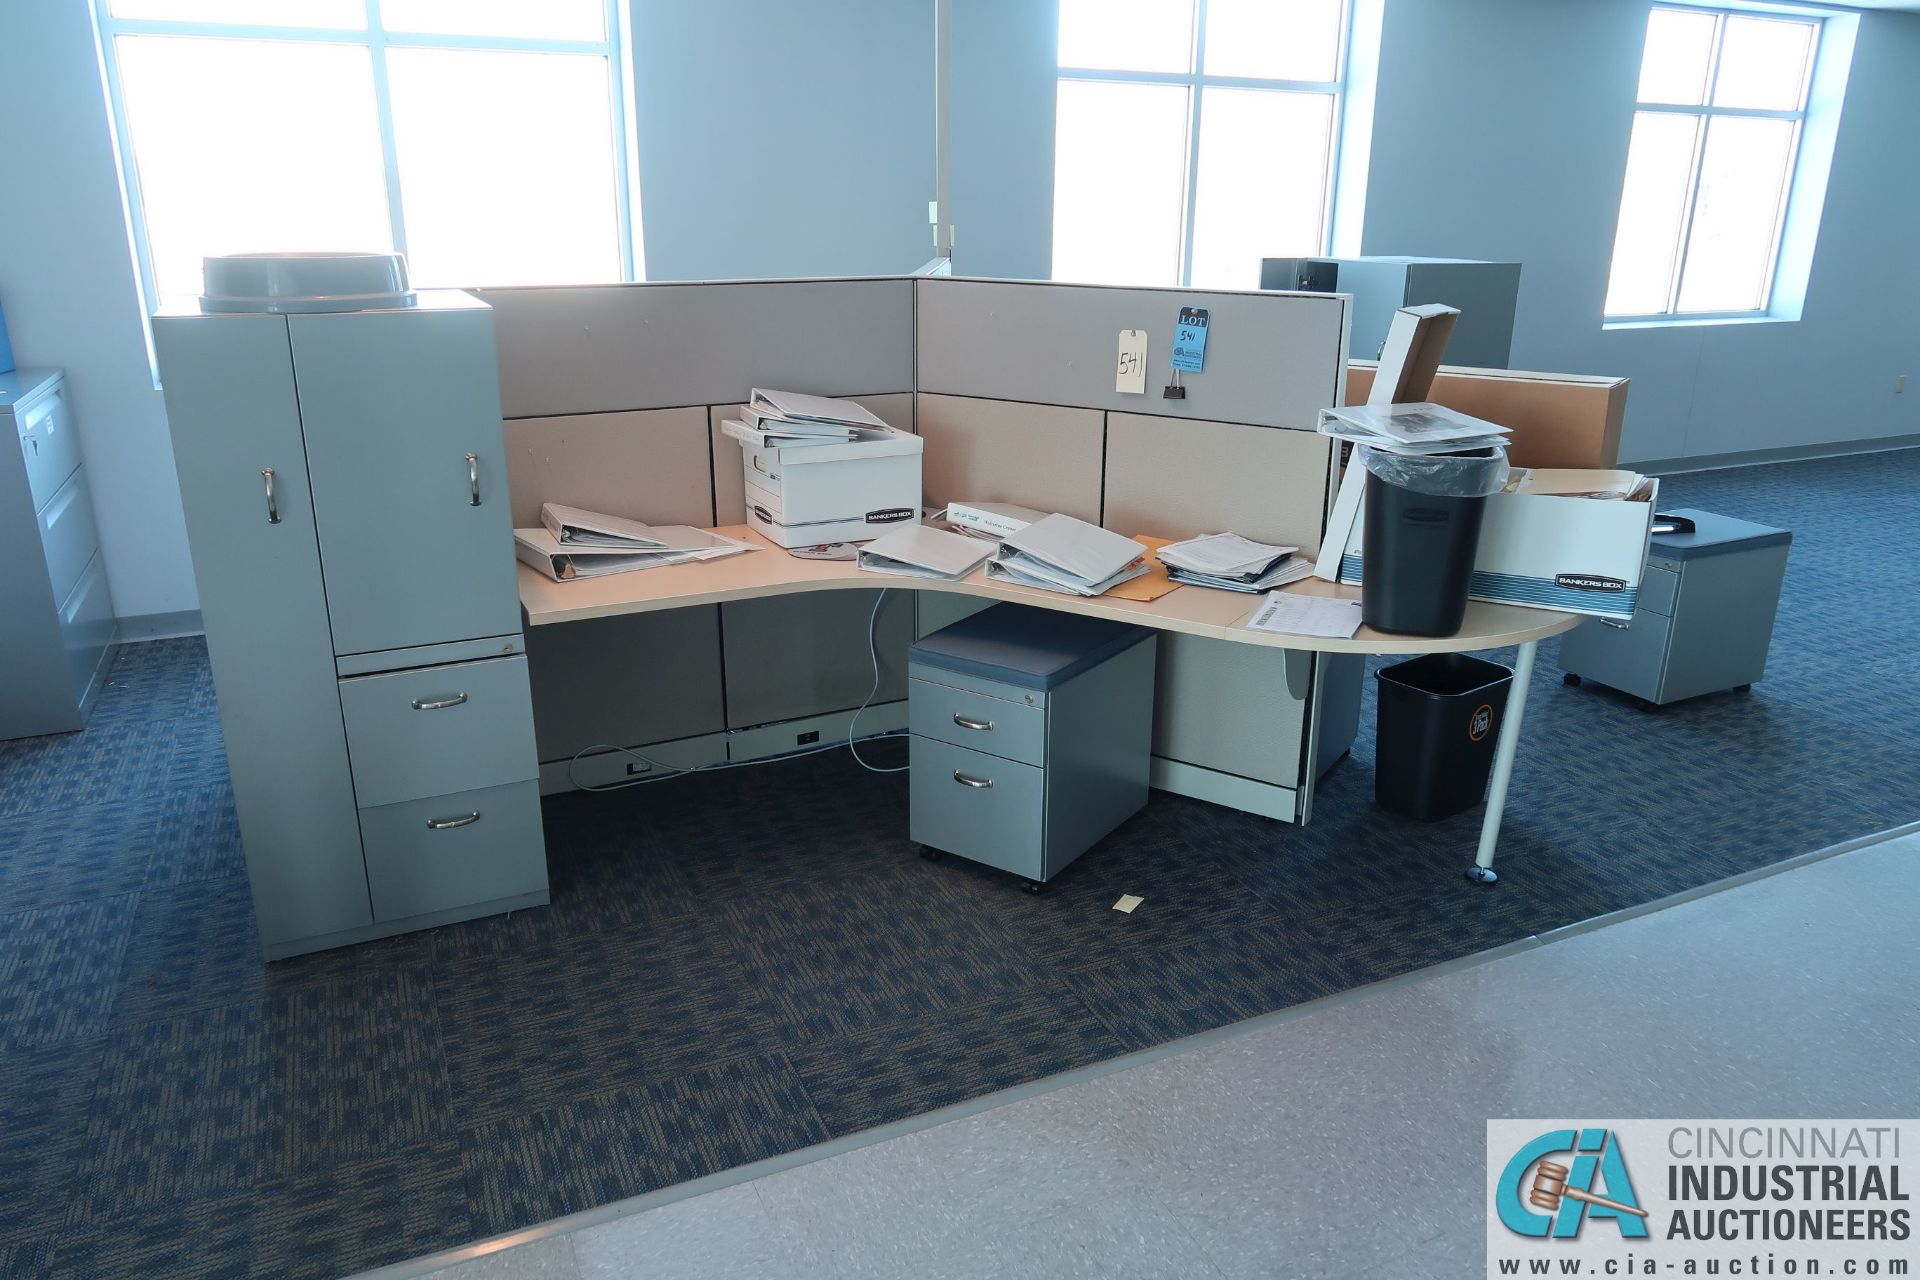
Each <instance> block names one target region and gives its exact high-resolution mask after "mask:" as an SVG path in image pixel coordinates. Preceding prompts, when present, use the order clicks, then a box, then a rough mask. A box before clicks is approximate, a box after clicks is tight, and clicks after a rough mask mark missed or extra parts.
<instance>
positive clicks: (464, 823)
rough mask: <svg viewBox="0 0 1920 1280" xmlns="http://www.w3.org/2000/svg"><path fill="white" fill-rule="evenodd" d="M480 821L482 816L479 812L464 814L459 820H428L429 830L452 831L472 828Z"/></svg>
mask: <svg viewBox="0 0 1920 1280" xmlns="http://www.w3.org/2000/svg"><path fill="white" fill-rule="evenodd" d="M478 821H480V814H479V813H478V812H477V811H476V812H474V813H466V814H462V815H460V816H459V817H458V818H428V819H427V830H429V831H451V830H453V829H454V828H455V827H470V826H472V825H473V824H474V823H476V822H478Z"/></svg>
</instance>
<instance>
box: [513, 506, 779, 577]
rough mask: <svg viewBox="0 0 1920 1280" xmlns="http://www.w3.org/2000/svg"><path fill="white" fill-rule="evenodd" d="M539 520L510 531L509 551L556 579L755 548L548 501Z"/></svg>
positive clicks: (694, 531)
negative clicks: (538, 525) (537, 524)
mask: <svg viewBox="0 0 1920 1280" xmlns="http://www.w3.org/2000/svg"><path fill="white" fill-rule="evenodd" d="M540 523H541V525H542V527H541V528H538V529H515V530H514V531H513V550H514V554H515V555H517V556H518V557H519V558H520V559H521V560H522V561H524V562H525V563H527V564H529V565H531V566H533V567H534V568H535V569H538V570H539V571H540V572H541V573H544V574H546V575H547V576H548V577H549V578H552V579H553V580H554V581H556V582H567V581H570V580H571V579H574V578H599V577H604V576H605V575H607V574H610V573H631V572H632V571H634V570H635V569H657V568H660V567H661V566H663V565H670V564H687V563H690V562H692V561H695V560H717V559H719V558H720V557H722V556H731V555H738V554H739V553H740V552H742V551H752V550H754V549H755V548H754V546H753V544H751V543H747V542H741V541H740V540H739V539H737V538H729V537H727V536H725V535H724V534H718V533H710V532H708V531H707V530H705V529H695V528H693V527H692V526H691V525H684V524H667V525H648V524H641V523H640V522H639V521H638V520H625V519H622V518H621V517H619V516H609V515H602V514H600V513H598V512H594V511H582V510H580V509H578V508H577V507H563V506H559V505H556V504H554V503H551V502H549V503H546V504H544V505H542V506H541V508H540Z"/></svg>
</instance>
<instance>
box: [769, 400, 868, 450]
mask: <svg viewBox="0 0 1920 1280" xmlns="http://www.w3.org/2000/svg"><path fill="white" fill-rule="evenodd" d="M740 425H741V426H742V427H744V428H745V429H746V430H747V431H748V432H751V433H752V434H753V435H754V436H755V437H758V439H759V442H760V443H761V444H764V445H769V446H775V445H777V446H780V447H782V448H786V447H791V446H793V445H807V444H845V443H846V442H847V441H849V440H866V439H870V438H873V437H875V436H884V435H886V434H887V424H886V423H884V422H882V421H880V419H879V418H877V417H875V416H874V415H873V414H871V413H869V412H867V410H865V409H863V408H862V407H860V406H859V405H857V404H855V403H854V402H853V401H851V400H836V399H834V398H832V397H830V396H810V395H804V394H802V393H800V392H798V391H766V390H763V389H761V388H759V387H755V388H754V389H753V397H752V399H750V400H749V401H748V402H747V404H746V406H745V407H744V408H742V409H741V410H740Z"/></svg>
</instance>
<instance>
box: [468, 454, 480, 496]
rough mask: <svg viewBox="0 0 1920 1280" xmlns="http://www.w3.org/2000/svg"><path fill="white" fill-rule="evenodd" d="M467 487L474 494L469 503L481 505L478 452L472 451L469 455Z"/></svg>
mask: <svg viewBox="0 0 1920 1280" xmlns="http://www.w3.org/2000/svg"><path fill="white" fill-rule="evenodd" d="M467 488H468V490H469V492H470V493H471V495H472V496H470V497H469V498H468V499H467V505H468V506H470V507H477V506H479V505H480V455H479V454H477V453H470V454H468V455H467Z"/></svg>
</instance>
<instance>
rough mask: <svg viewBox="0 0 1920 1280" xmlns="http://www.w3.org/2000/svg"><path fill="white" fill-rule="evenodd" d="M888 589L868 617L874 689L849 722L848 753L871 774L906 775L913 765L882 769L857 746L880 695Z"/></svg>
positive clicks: (868, 649)
mask: <svg viewBox="0 0 1920 1280" xmlns="http://www.w3.org/2000/svg"><path fill="white" fill-rule="evenodd" d="M887 592H888V589H887V588H885V587H882V588H881V589H880V594H879V595H877V596H875V597H874V600H873V612H872V613H870V614H868V615H867V657H868V658H869V659H870V660H871V661H872V662H873V687H872V688H870V689H868V690H867V696H866V698H865V699H863V700H862V701H861V703H860V709H859V710H858V711H855V712H854V713H853V719H852V720H849V721H848V722H847V751H848V752H849V753H850V754H851V755H852V756H853V762H854V763H855V764H857V765H859V766H860V767H861V768H862V769H865V770H866V771H867V772H869V773H905V772H906V771H907V770H908V769H910V768H912V767H913V766H911V765H904V764H903V765H896V766H895V767H894V768H891V769H882V768H881V767H880V766H878V765H873V764H868V763H867V762H866V761H865V760H863V759H861V757H860V748H859V747H857V746H855V745H854V743H855V741H856V736H855V735H856V734H857V733H858V731H859V728H860V717H861V716H863V715H865V714H866V712H867V708H868V707H870V706H872V705H873V700H874V699H875V698H876V697H878V696H879V694H880V606H881V605H883V604H885V603H886V602H887Z"/></svg>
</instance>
